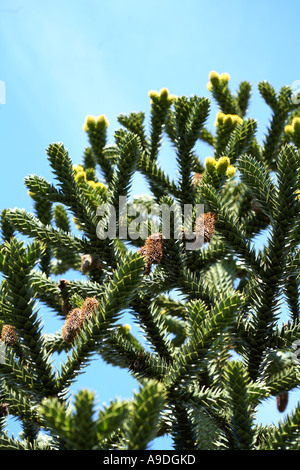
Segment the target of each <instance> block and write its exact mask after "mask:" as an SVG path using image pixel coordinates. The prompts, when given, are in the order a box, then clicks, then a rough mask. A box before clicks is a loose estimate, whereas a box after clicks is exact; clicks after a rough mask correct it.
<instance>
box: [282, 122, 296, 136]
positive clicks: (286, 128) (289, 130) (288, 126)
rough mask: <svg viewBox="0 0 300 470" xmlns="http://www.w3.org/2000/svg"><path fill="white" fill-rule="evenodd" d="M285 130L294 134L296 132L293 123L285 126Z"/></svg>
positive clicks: (289, 133)
mask: <svg viewBox="0 0 300 470" xmlns="http://www.w3.org/2000/svg"><path fill="white" fill-rule="evenodd" d="M284 131H285V133H286V134H288V135H293V134H294V128H293V126H292V124H287V125H286V126H285V128H284Z"/></svg>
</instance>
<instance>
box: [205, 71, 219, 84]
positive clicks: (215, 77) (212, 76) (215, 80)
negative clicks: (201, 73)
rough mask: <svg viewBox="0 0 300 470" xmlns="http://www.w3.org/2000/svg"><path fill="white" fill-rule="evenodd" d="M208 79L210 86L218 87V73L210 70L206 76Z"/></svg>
mask: <svg viewBox="0 0 300 470" xmlns="http://www.w3.org/2000/svg"><path fill="white" fill-rule="evenodd" d="M208 79H209V81H210V83H211V84H212V85H218V84H219V81H220V75H219V74H218V72H215V71H214V70H212V71H211V72H210V73H209V75H208Z"/></svg>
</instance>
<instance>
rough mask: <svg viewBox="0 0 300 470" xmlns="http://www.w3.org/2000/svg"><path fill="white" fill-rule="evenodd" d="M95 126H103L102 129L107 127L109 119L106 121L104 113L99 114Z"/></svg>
mask: <svg viewBox="0 0 300 470" xmlns="http://www.w3.org/2000/svg"><path fill="white" fill-rule="evenodd" d="M96 126H97V127H100V128H103V129H107V128H108V126H109V121H108V119H107V117H106V116H105V115H104V114H100V116H98V117H97V119H96Z"/></svg>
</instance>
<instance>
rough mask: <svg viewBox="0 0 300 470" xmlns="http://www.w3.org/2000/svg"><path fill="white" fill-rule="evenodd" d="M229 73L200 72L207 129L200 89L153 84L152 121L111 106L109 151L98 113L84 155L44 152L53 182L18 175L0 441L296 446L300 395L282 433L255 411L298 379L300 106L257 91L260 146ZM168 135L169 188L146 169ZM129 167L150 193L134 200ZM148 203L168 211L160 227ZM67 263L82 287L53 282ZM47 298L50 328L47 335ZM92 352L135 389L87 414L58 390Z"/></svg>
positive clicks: (78, 398)
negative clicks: (29, 204) (127, 320)
mask: <svg viewBox="0 0 300 470" xmlns="http://www.w3.org/2000/svg"><path fill="white" fill-rule="evenodd" d="M229 81H230V77H229V75H228V74H226V73H224V74H221V75H219V74H218V73H216V72H211V73H210V75H209V82H208V89H209V90H210V92H211V94H212V100H213V101H214V103H215V104H216V105H217V107H218V110H217V116H216V119H215V123H214V129H213V130H209V127H208V118H209V116H210V114H211V102H210V100H209V99H208V98H205V97H200V96H196V95H195V96H191V97H186V96H181V97H176V96H173V95H170V94H169V92H168V90H167V89H162V90H161V91H160V92H155V91H151V92H150V93H149V96H150V112H149V129H148V130H147V125H146V119H145V114H144V113H142V112H139V113H137V112H136V113H131V114H129V115H124V114H122V115H120V116H119V117H118V121H119V123H120V128H119V129H117V130H116V131H115V132H114V141H113V143H109V142H108V126H109V123H108V121H107V119H106V117H105V116H104V115H101V116H99V117H98V118H94V117H92V116H88V117H87V118H86V121H85V124H84V130H85V131H86V133H87V137H88V146H87V147H86V148H85V150H84V152H83V158H82V162H80V163H79V164H76V165H75V164H74V163H73V162H72V159H71V157H70V155H69V153H68V151H67V150H66V148H65V147H64V145H63V144H61V143H54V144H51V145H49V147H48V149H47V156H48V161H49V164H50V165H51V168H52V170H53V174H54V179H55V181H54V182H48V181H46V180H45V179H44V178H43V177H40V176H36V175H30V176H28V177H26V179H25V184H26V186H27V188H28V191H29V194H30V196H31V197H32V201H33V212H32V213H28V212H27V211H25V210H23V209H13V210H12V209H7V208H6V209H3V210H2V215H1V234H2V244H1V246H0V270H1V273H2V286H1V287H2V289H1V300H0V307H1V308H0V331H1V343H0V346H1V349H0V352H1V356H0V449H1V450H4V449H18V450H22V449H43V450H46V449H51V450H60V449H62V450H72V449H76V450H80V449H83V450H89V449H92V450H107V449H116V450H137V449H138V450H140V449H147V448H149V445H150V444H151V441H152V440H153V439H155V438H156V437H157V436H162V435H164V434H168V435H170V436H171V437H172V442H173V446H174V449H178V450H180V449H182V450H200V449H228V450H229V449H251V450H262V449H272V450H273V449H274V450H276V449H299V432H298V429H299V425H300V406H299V405H298V406H296V407H295V409H294V411H293V412H292V413H291V414H290V415H289V416H288V417H287V418H286V419H285V420H283V421H282V422H279V423H278V425H270V426H262V425H260V424H258V423H257V422H256V420H255V418H256V413H257V409H258V406H259V405H260V404H262V403H263V402H264V401H265V400H267V399H269V398H270V397H274V400H277V405H278V409H279V410H280V411H283V410H284V408H285V406H286V402H287V399H288V393H289V391H291V390H294V389H296V388H297V387H298V386H299V385H300V381H299V380H300V379H299V361H298V359H297V350H295V345H297V344H298V343H297V342H298V341H299V340H300V327H299V292H298V285H299V267H300V251H299V242H300V219H299V213H300V210H299V209H300V201H299V192H300V181H299V166H300V154H299V144H300V108H299V105H298V99H297V96H295V95H293V93H292V90H291V89H290V87H287V86H284V87H282V88H281V89H280V90H279V92H278V93H277V92H276V91H275V90H274V88H273V87H272V86H271V85H270V84H269V83H268V82H261V83H259V86H258V88H259V92H260V94H261V96H262V98H263V99H264V101H265V103H266V105H268V106H269V107H270V109H271V113H272V116H271V121H270V125H269V127H268V129H267V130H266V132H265V137H264V140H263V142H262V143H259V141H258V138H257V122H256V120H255V119H253V118H250V117H247V113H248V106H249V100H250V97H251V85H250V83H249V82H247V81H244V82H241V83H240V85H239V87H238V90H237V91H236V93H234V92H232V91H231V89H230V87H229ZM163 139H167V140H168V141H169V143H170V148H171V150H170V157H169V158H170V159H173V160H172V161H173V162H174V165H176V167H177V174H178V177H177V179H176V180H173V179H172V178H171V177H170V176H169V175H168V174H167V172H166V171H164V169H162V168H161V166H160V164H159V153H160V150H161V147H162V143H163ZM199 141H201V142H205V143H206V144H207V145H208V147H207V148H210V150H209V155H198V153H197V151H196V144H197V143H198V142H199ZM136 172H138V173H140V174H141V175H143V177H144V178H145V179H146V181H147V184H148V187H149V194H147V195H142V196H138V197H131V193H130V190H131V184H132V179H133V176H134V174H135V173H136ZM120 201H122V203H123V206H122V207H121V206H120ZM124 201H125V203H124ZM154 206H155V207H157V206H158V207H160V208H161V207H164V208H167V209H169V225H168V229H169V231H168V232H167V236H166V232H164V228H165V227H164V226H163V217H162V214H161V213H160V214H159V216H158V217H157V216H156V215H153V213H152V211H151V210H150V208H152V207H154ZM99 207H101V208H102V209H106V210H103V211H102V212H101V213H99ZM186 207H189V208H191V211H190V212H189V217H188V218H185V219H184V221H183V220H182V218H179V219H178V217H177V215H178V214H179V215H182V214H183V212H184V209H185V208H186ZM198 207H202V208H203V209H204V211H203V213H200V214H199V212H198V210H197V208H198ZM176 214H177V215H176ZM178 220H182V225H180V224H179V225H178ZM112 222H113V230H112V231H111V230H108V228H111V226H110V225H111V224H112ZM109 226H110V227H109ZM153 227H155V230H154V229H153ZM187 227H189V228H190V227H192V230H190V229H187ZM145 229H146V230H145ZM145 233H147V236H146V237H144V236H137V235H139V234H140V235H142V234H145ZM178 233H179V234H180V236H178ZM263 233H265V234H266V236H265V243H264V244H263V246H262V247H261V248H259V247H257V246H256V240H257V236H258V235H260V234H263ZM111 234H113V235H114V236H110V235H111ZM199 237H202V238H201V240H202V241H203V243H201V246H197V245H193V244H194V243H196V241H197V240H198V239H199ZM70 270H73V271H75V272H76V271H78V272H80V273H81V275H84V276H85V277H84V279H82V277H81V276H80V277H79V276H78V279H77V278H75V279H74V280H66V279H64V278H63V276H64V274H65V273H67V272H68V271H70ZM57 276H59V277H60V280H59V282H57V279H56V278H57ZM75 277H76V276H75ZM173 292H177V293H178V294H179V295H178V296H174V295H173ZM283 301H284V302H285V304H286V306H287V312H288V313H287V317H288V318H286V320H285V321H283V319H282V302H283ZM38 302H40V307H39V308H38V307H37V303H38ZM43 308H49V309H50V310H51V312H52V313H53V315H55V316H57V317H58V318H59V319H60V320H61V328H60V329H59V331H57V332H56V333H55V334H47V331H45V328H44V326H43V324H42V318H43ZM125 311H126V312H127V313H129V314H130V315H131V317H132V319H133V321H134V322H135V323H136V324H137V325H138V326H139V327H140V328H141V330H142V331H143V335H144V336H143V338H141V337H139V336H138V335H135V334H133V333H132V331H131V330H130V328H128V326H127V325H126V324H124V321H123V319H124V316H123V314H124V312H125ZM62 353H64V354H65V355H66V361H65V362H62V363H61V367H60V369H59V370H57V369H56V368H55V367H54V366H53V357H54V355H60V354H62ZM97 354H98V355H100V356H101V357H102V358H103V359H104V361H106V363H107V364H110V365H112V366H115V367H118V368H123V369H127V370H128V374H132V376H133V377H134V378H135V379H136V380H137V381H138V383H139V389H138V390H137V391H136V392H135V393H133V396H132V399H130V400H121V399H114V398H113V397H112V401H111V402H110V404H109V405H107V406H104V407H103V408H101V409H100V410H98V409H97V410H96V403H95V396H94V394H93V393H92V392H90V391H89V390H87V389H84V390H81V391H80V392H79V393H77V394H76V395H75V396H71V394H70V386H71V385H72V384H73V383H74V382H75V381H76V380H77V378H78V375H79V374H83V373H84V371H85V368H87V367H88V366H89V363H90V361H91V360H92V358H94V357H95V355H97ZM118 394H119V390H116V395H118ZM8 415H12V416H15V417H16V418H18V419H19V420H20V422H21V424H22V434H21V435H20V436H19V437H18V438H15V437H13V436H10V435H9V432H8V431H9V430H8V429H7V416H8Z"/></svg>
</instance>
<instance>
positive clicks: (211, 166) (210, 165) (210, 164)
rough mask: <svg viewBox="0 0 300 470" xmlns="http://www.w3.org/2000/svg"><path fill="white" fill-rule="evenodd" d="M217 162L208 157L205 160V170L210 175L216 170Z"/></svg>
mask: <svg viewBox="0 0 300 470" xmlns="http://www.w3.org/2000/svg"><path fill="white" fill-rule="evenodd" d="M216 164H217V160H216V159H215V158H213V157H207V158H206V159H205V168H206V171H207V172H208V173H213V172H214V170H215V168H216Z"/></svg>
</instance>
